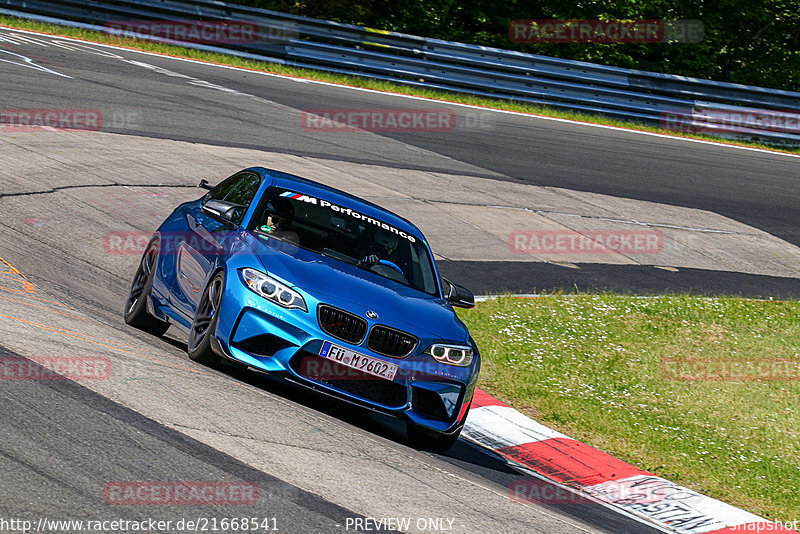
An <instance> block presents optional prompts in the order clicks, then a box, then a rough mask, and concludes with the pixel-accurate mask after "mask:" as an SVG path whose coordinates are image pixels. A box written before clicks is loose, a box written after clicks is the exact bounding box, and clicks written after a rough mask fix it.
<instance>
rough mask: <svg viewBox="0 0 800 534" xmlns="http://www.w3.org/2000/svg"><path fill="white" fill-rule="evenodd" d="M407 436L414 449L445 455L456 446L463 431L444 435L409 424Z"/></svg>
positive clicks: (459, 430)
mask: <svg viewBox="0 0 800 534" xmlns="http://www.w3.org/2000/svg"><path fill="white" fill-rule="evenodd" d="M406 434H408V441H409V442H410V443H411V445H413V446H414V447H416V448H418V449H424V450H428V451H433V452H440V453H444V452H447V451H448V450H450V448H451V447H452V446H453V445H455V444H456V441H458V436H459V435H460V434H461V429H460V428H459V429H458V430H457V431H456V432H455V433H453V434H442V433H441V432H436V431H435V430H431V429H429V428H425V427H423V426H420V425H418V424H416V423H408V426H407V427H406Z"/></svg>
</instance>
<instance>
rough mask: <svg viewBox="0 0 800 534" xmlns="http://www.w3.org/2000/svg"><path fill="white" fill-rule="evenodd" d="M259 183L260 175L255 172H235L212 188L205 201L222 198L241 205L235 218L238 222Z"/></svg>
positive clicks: (251, 200)
mask: <svg viewBox="0 0 800 534" xmlns="http://www.w3.org/2000/svg"><path fill="white" fill-rule="evenodd" d="M260 185H261V177H260V176H259V175H258V174H256V173H252V172H245V173H241V174H235V175H233V176H231V177H230V178H228V179H227V180H225V181H224V182H222V183H221V184H219V185H218V186H217V187H215V188H214V189H212V190H211V191H210V192H209V193H208V196H207V197H206V201H209V200H223V201H225V202H230V203H231V204H237V205H239V206H242V208H241V209H240V210H239V212H238V215H237V218H236V220H235V222H237V223H240V222H242V218H243V217H244V214H245V213H246V212H247V208H248V207H249V206H250V204H251V203H252V202H253V199H254V198H255V196H256V193H257V192H258V188H259V186H260Z"/></svg>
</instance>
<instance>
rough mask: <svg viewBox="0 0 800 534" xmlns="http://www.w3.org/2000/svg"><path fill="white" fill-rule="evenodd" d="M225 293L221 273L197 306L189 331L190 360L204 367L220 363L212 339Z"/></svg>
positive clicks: (215, 277) (223, 276) (212, 280)
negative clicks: (212, 346) (212, 345)
mask: <svg viewBox="0 0 800 534" xmlns="http://www.w3.org/2000/svg"><path fill="white" fill-rule="evenodd" d="M224 291H225V274H224V273H222V272H219V273H217V274H216V275H214V278H212V279H211V281H210V282H209V283H208V285H207V286H206V290H205V291H204V292H203V296H202V297H201V298H200V303H199V304H198V305H197V312H195V314H194V321H192V328H191V329H190V330H189V342H188V343H187V351H188V353H189V358H191V359H192V360H194V361H196V362H198V363H202V364H203V365H209V366H213V365H216V364H217V363H219V356H218V355H217V353H215V352H214V350H213V349H212V348H211V337H212V336H213V335H214V331H215V330H216V329H217V320H218V319H219V309H220V305H221V304H222V294H223V292H224Z"/></svg>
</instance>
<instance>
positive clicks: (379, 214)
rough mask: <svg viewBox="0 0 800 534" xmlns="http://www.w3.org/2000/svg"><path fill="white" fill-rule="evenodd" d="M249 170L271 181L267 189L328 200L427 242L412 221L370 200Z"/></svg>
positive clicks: (277, 173) (294, 178) (269, 172)
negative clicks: (285, 190) (290, 191)
mask: <svg viewBox="0 0 800 534" xmlns="http://www.w3.org/2000/svg"><path fill="white" fill-rule="evenodd" d="M247 170H250V171H255V172H258V173H259V174H261V176H263V177H264V178H266V179H271V184H269V185H268V186H267V187H269V186H270V185H271V186H276V187H282V188H285V189H289V190H292V191H295V192H297V193H302V194H304V195H309V196H312V197H317V198H320V199H323V200H327V201H329V202H331V203H334V204H337V205H339V206H342V207H345V208H351V209H354V210H356V211H358V212H360V213H362V214H364V215H367V216H370V217H373V218H376V219H379V220H381V221H383V222H385V223H387V224H390V225H392V226H394V227H396V228H397V229H398V230H403V231H405V232H407V233H411V234H413V235H414V236H415V237H418V238H421V239H423V240H425V239H424V237H423V235H422V232H420V230H419V228H417V227H416V226H415V225H414V224H413V223H412V222H411V221H409V220H408V219H405V218H403V217H400V216H399V215H397V214H395V213H392V212H391V211H389V210H387V209H386V208H382V207H381V206H378V205H377V204H373V203H372V202H370V201H368V200H364V199H363V198H359V197H357V196H355V195H351V194H350V193H346V192H344V191H342V190H340V189H336V188H334V187H330V186H327V185H325V184H321V183H319V182H315V181H314V180H309V179H308V178H302V177H300V176H295V175H294V174H289V173H285V172H281V171H276V170H274V169H267V168H264V167H251V168H249V169H247ZM425 241H427V240H425Z"/></svg>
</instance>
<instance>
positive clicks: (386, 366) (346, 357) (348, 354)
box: [319, 341, 397, 380]
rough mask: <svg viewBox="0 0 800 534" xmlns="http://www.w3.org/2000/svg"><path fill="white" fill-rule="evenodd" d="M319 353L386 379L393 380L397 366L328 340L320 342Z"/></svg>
mask: <svg viewBox="0 0 800 534" xmlns="http://www.w3.org/2000/svg"><path fill="white" fill-rule="evenodd" d="M319 355H320V356H322V357H323V358H328V359H331V360H333V361H336V362H339V363H340V364H342V365H344V366H346V367H350V368H351V369H358V370H359V371H361V372H362V373H366V374H368V375H372V376H377V377H379V378H385V379H386V380H393V379H394V375H395V374H397V366H396V365H395V364H393V363H386V362H384V361H381V360H379V359H377V358H373V357H372V356H367V355H366V354H359V353H358V352H354V351H352V350H350V349H346V348H344V347H340V346H338V345H334V344H333V343H331V342H330V341H326V342H324V343H323V344H322V348H321V349H320V351H319Z"/></svg>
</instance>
